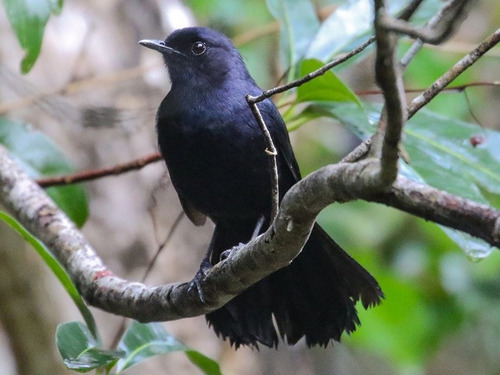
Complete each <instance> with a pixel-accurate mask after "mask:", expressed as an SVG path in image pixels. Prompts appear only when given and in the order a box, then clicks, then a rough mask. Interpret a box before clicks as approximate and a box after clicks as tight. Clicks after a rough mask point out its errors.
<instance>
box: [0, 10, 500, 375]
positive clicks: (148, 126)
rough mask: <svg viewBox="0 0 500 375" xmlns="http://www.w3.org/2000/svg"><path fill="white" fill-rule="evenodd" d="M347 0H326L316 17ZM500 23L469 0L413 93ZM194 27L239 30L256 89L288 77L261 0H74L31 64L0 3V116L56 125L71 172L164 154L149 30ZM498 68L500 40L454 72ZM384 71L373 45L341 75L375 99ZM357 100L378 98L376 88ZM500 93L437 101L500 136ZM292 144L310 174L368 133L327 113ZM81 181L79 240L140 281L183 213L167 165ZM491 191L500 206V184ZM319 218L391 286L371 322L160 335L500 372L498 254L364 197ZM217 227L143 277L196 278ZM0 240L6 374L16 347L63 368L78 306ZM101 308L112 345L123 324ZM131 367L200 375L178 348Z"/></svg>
mask: <svg viewBox="0 0 500 375" xmlns="http://www.w3.org/2000/svg"><path fill="white" fill-rule="evenodd" d="M339 3H342V2H340V1H326V0H323V1H319V0H318V1H314V4H315V6H316V8H317V11H318V14H319V16H320V18H324V17H327V16H328V15H329V14H330V13H331V12H332V11H334V10H335V8H336V7H337V6H338V4H339ZM438 3H439V2H438ZM499 24H500V3H498V2H494V1H488V0H483V1H478V2H475V3H474V5H473V7H471V9H470V11H469V14H468V17H467V19H466V20H465V22H464V23H463V24H462V25H461V27H460V29H459V31H458V32H457V34H456V35H455V36H454V37H453V38H452V39H450V40H449V41H448V42H446V43H445V44H444V45H443V46H441V47H439V48H425V49H424V50H423V51H422V52H421V53H420V54H419V55H418V56H417V58H416V59H415V61H414V62H413V63H412V64H411V66H410V68H409V70H408V71H407V73H406V74H405V84H406V87H407V88H425V87H426V86H428V85H429V84H431V83H432V82H433V81H434V80H435V79H436V78H437V77H439V76H440V75H441V74H442V73H443V72H445V71H446V70H447V69H449V67H450V66H451V65H452V64H454V63H455V62H456V61H457V60H458V59H460V58H461V57H462V56H463V55H464V54H465V53H467V52H468V51H469V50H471V49H472V48H474V46H475V45H477V44H478V43H479V42H480V41H481V40H482V39H484V38H485V37H486V36H487V35H488V34H490V33H491V32H493V31H494V30H495V28H497V27H498V25H499ZM192 25H202V26H209V27H212V28H215V29H218V30H220V31H223V32H225V33H226V34H227V35H228V36H230V37H231V38H232V39H233V41H234V42H235V44H236V45H237V46H238V48H239V49H240V51H241V53H242V55H243V57H244V60H245V62H246V63H247V65H248V67H249V70H250V72H251V74H252V75H253V76H254V78H255V79H256V81H257V82H258V83H259V85H260V86H261V87H262V88H271V87H273V86H275V85H276V84H277V83H278V82H279V80H280V77H281V76H282V75H283V67H282V66H280V62H279V56H278V52H277V51H278V44H279V25H278V24H277V23H276V22H275V21H274V19H273V17H272V16H271V14H270V12H269V10H268V8H267V6H266V2H265V1H263V0H256V1H239V2H237V1H231V0H203V1H202V0H191V1H187V0H186V1H180V0H178V1H177V0H156V1H155V0H150V1H145V0H125V1H119V0H108V1H105V2H103V1H99V0H85V1H83V0H73V1H67V2H65V4H64V7H63V10H62V13H61V14H60V15H59V16H56V17H51V19H50V21H49V23H48V25H47V28H46V32H45V36H44V41H43V46H42V51H41V55H40V58H39V60H38V61H37V63H36V65H35V67H34V68H33V70H32V71H31V72H30V73H29V74H27V75H24V76H23V75H21V74H20V69H19V64H20V61H21V59H22V57H23V51H22V49H21V48H20V47H19V44H18V42H17V39H16V37H15V35H14V33H13V31H12V29H11V26H10V24H9V22H8V20H7V17H6V14H5V10H4V8H3V7H0V33H1V43H0V116H1V117H2V118H5V119H8V120H9V121H20V122H23V123H27V124H30V126H31V127H32V128H33V129H37V130H40V131H42V132H43V133H45V134H47V135H48V136H49V137H50V138H51V139H52V141H53V142H54V143H55V144H57V146H58V147H59V148H60V149H61V150H62V151H63V153H64V155H65V156H66V158H67V159H69V160H71V164H72V165H73V166H74V167H75V168H76V169H77V170H89V169H96V168H102V167H109V166H113V165H116V164H119V163H124V162H127V161H130V160H133V159H135V158H139V157H143V156H145V155H148V154H151V153H153V152H155V151H157V147H156V136H155V129H154V117H155V112H156V108H157V107H158V105H159V103H160V101H161V100H162V98H163V97H164V96H165V94H166V92H167V91H168V86H169V80H168V77H167V74H166V72H165V70H164V67H163V63H162V61H161V58H160V56H159V55H158V54H157V53H153V52H151V51H150V50H147V49H145V48H142V47H140V46H139V45H138V44H137V41H138V40H140V39H146V38H149V39H163V38H165V37H166V36H167V35H168V34H169V33H170V32H171V31H172V30H174V29H176V28H180V27H185V26H192ZM405 43H408V42H407V41H403V42H402V44H403V46H405ZM408 45H409V44H406V46H408ZM499 62H500V49H499V48H498V46H497V47H496V48H494V49H493V50H492V51H491V52H490V53H489V54H488V55H487V56H485V57H484V58H482V59H481V61H480V62H479V63H477V64H476V65H475V66H473V67H472V68H471V69H470V71H468V72H467V73H466V74H464V75H463V76H462V77H460V78H459V80H458V81H457V82H456V83H457V84H464V83H468V82H477V81H489V82H491V81H495V80H497V81H498V79H499V78H500V77H499V73H500V70H499V66H500V64H499ZM372 67H373V56H372V54H368V55H366V56H365V57H364V58H363V59H361V60H359V61H358V62H357V63H356V64H351V65H350V66H349V68H347V69H343V70H342V71H341V72H340V73H339V75H340V77H341V78H342V79H343V81H344V82H345V83H346V84H348V85H349V86H350V87H351V88H352V89H353V90H354V91H355V92H359V93H360V94H363V92H364V91H366V90H368V89H374V88H376V86H375V84H374V80H373V74H372V70H373V69H372ZM362 97H363V99H367V100H370V101H373V102H375V103H376V102H380V101H381V99H380V97H378V96H376V95H370V96H366V95H363V96H362ZM410 97H411V96H410ZM499 100H500V90H499V89H498V87H484V86H480V87H471V88H468V89H467V90H466V91H460V92H457V91H455V92H449V93H444V94H442V95H440V96H439V97H438V98H437V99H436V100H434V101H433V102H432V103H431V104H430V105H429V108H431V109H433V110H435V111H437V112H439V113H441V114H443V115H444V116H446V115H453V116H455V117H459V118H461V119H463V120H465V121H469V122H472V123H477V124H478V125H479V126H481V127H483V128H491V129H496V130H500V122H499V118H500V112H499V109H498V103H499ZM292 141H293V144H294V148H295V151H296V154H297V158H298V161H299V164H300V167H301V170H302V173H303V175H307V174H308V173H310V172H311V171H313V170H315V169H317V168H319V167H320V166H323V165H326V164H328V163H333V162H336V161H338V160H339V159H340V158H342V157H343V156H344V155H345V154H346V153H348V152H349V151H350V150H351V149H352V148H354V147H355V146H356V144H357V143H358V142H359V140H358V139H357V138H356V137H355V136H354V135H353V134H352V133H350V132H349V131H348V130H346V129H345V128H344V127H342V126H341V125H340V124H339V123H337V122H335V121H332V120H315V121H312V122H310V123H307V124H306V125H304V126H302V127H300V128H299V129H298V130H297V131H294V132H293V133H292ZM499 153H500V150H499ZM84 186H85V189H86V192H87V196H88V202H89V207H88V212H89V216H88V219H87V221H86V223H85V225H84V227H83V232H84V234H85V235H86V236H87V238H88V239H89V240H90V242H91V243H92V244H93V246H94V247H95V249H97V250H98V252H99V255H100V256H101V257H102V258H103V259H104V261H105V263H106V264H107V265H108V266H109V267H110V268H111V269H112V270H113V272H114V273H116V274H117V275H119V276H121V277H124V278H127V279H131V280H140V279H141V277H142V275H143V274H144V272H145V269H146V267H147V265H148V264H149V262H150V261H151V259H152V257H153V256H154V254H155V253H156V251H157V249H158V246H159V245H160V244H161V243H162V242H163V241H164V240H165V237H166V236H167V234H168V233H169V231H170V229H171V228H172V226H173V225H174V223H175V222H176V221H177V219H178V217H179V215H180V213H181V208H180V205H179V203H178V201H177V197H176V194H175V191H174V190H173V188H172V186H171V185H170V183H169V180H168V176H167V174H166V168H165V166H164V165H163V163H162V162H159V163H155V164H153V165H149V166H147V167H145V168H143V169H142V170H140V171H136V172H132V173H128V174H123V175H120V176H115V177H107V178H103V179H99V180H97V181H93V182H88V183H85V184H84ZM489 199H490V201H491V202H492V203H493V204H494V205H495V206H496V207H497V208H499V207H500V199H498V196H494V195H491V196H489ZM319 221H320V222H321V224H322V225H323V226H324V228H325V229H326V230H327V231H328V232H329V233H330V234H331V235H332V237H333V238H335V240H336V241H337V242H339V244H340V245H342V247H343V248H344V249H346V251H347V252H348V253H350V254H351V255H352V256H353V257H354V258H356V259H357V260H358V261H359V262H360V263H361V264H362V265H363V266H364V267H365V268H367V269H368V270H370V272H371V273H372V274H373V275H374V276H375V277H376V278H377V279H378V281H379V283H380V284H381V286H382V288H383V290H384V292H385V295H386V300H385V301H384V303H383V304H382V305H381V306H378V307H377V308H375V309H371V310H369V311H364V310H362V309H361V310H360V318H361V321H362V327H360V328H359V329H358V330H357V331H356V332H355V333H353V334H352V335H351V336H350V337H348V336H345V337H344V338H343V341H342V344H338V343H336V344H335V345H333V347H329V348H327V349H318V348H315V349H307V348H306V347H305V344H304V343H302V342H301V343H299V344H297V345H296V346H294V347H287V346H285V345H280V347H279V348H278V350H270V349H267V348H261V349H260V350H259V351H257V350H252V349H249V348H241V349H239V350H238V351H234V350H233V349H232V348H231V347H230V346H229V344H228V343H226V342H223V341H221V340H219V339H218V338H217V337H216V336H215V334H214V333H213V331H212V330H211V329H210V328H208V327H207V325H206V323H205V319H204V317H196V318H190V319H183V320H181V321H174V322H167V323H165V327H166V329H167V330H168V331H169V332H170V333H172V334H173V335H175V337H177V338H178V339H179V340H180V341H182V342H183V343H185V344H187V345H188V346H190V347H192V348H193V349H196V350H198V351H200V352H202V353H204V354H206V355H207V356H209V357H211V358H213V359H215V360H217V361H218V362H219V363H220V365H221V368H222V372H223V373H224V374H242V375H246V374H248V375H251V374H252V375H253V374H286V373H290V374H292V373H293V374H345V375H351V374H352V375H354V374H365V375H367V374H407V375H419V374H429V375H434V374H436V375H437V374H444V375H446V374H455V375H457V374H458V375H460V374H492V375H493V374H500V272H499V271H500V254H499V253H498V251H494V252H493V253H492V254H491V255H490V256H489V257H487V258H486V259H483V260H481V261H479V260H477V259H472V258H470V257H468V256H467V255H466V253H465V252H464V251H463V250H462V249H460V248H459V247H458V245H457V244H456V243H455V242H453V241H452V240H451V239H450V238H449V237H448V236H447V235H446V234H445V233H444V232H443V231H442V230H441V229H440V228H439V227H438V226H437V225H435V224H432V223H428V222H425V221H423V220H420V219H416V218H414V217H412V216H409V215H407V214H404V213H400V212H398V211H396V210H393V209H390V208H387V207H384V206H381V205H375V204H368V203H365V202H352V203H348V204H343V205H339V204H336V205H332V206H331V207H329V208H327V209H326V210H324V211H323V212H322V214H321V216H320V217H319ZM212 230H213V227H212V225H211V224H207V225H205V226H204V227H194V226H193V225H192V224H191V223H190V222H189V220H187V219H186V218H181V219H180V221H179V223H178V225H177V226H176V228H175V231H174V232H173V235H172V237H171V240H170V241H169V242H168V244H167V246H166V248H165V249H164V250H163V251H162V253H161V255H160V257H159V259H158V262H157V264H156V265H155V267H154V269H153V271H152V273H151V274H150V275H149V277H148V278H147V282H148V283H151V284H162V283H167V282H173V281H187V280H190V279H191V278H192V277H193V275H194V274H195V272H196V270H197V269H198V266H199V263H200V261H201V258H202V255H203V254H204V251H205V248H206V246H207V244H208V241H209V239H210V236H211V232H212ZM0 236H1V239H2V241H1V243H0V289H1V290H0V310H2V311H3V312H1V313H0V318H1V319H2V320H1V321H0V375H12V374H15V373H17V371H18V370H16V361H15V359H14V358H15V355H18V356H19V355H20V356H22V355H23V353H27V352H29V351H30V350H31V352H35V353H38V355H39V357H40V358H39V359H38V360H39V362H37V365H36V366H35V367H36V368H37V369H38V372H37V373H40V374H44V373H46V374H49V373H51V374H56V373H60V374H66V373H69V372H70V371H68V370H65V369H64V368H63V366H62V364H61V360H60V358H59V355H58V354H57V353H56V352H55V344H54V331H55V327H56V325H57V324H59V323H62V322H66V321H70V320H78V319H80V318H79V314H78V311H77V310H76V309H75V307H74V306H73V304H72V302H71V301H70V299H69V298H68V296H67V295H66V293H65V291H64V290H63V289H62V288H61V287H60V286H59V284H58V282H57V280H56V279H55V278H54V276H53V275H52V274H51V273H50V272H49V271H48V270H47V267H46V266H45V264H43V262H42V261H41V260H40V259H39V258H38V255H37V254H36V253H35V252H34V251H32V250H31V249H30V248H28V247H27V245H25V243H24V242H23V240H21V239H19V238H18V237H17V235H16V234H14V233H13V232H12V231H11V230H9V229H8V228H7V227H5V226H4V225H3V224H0ZM12 249H15V251H12ZM93 311H94V312H95V316H96V318H97V320H98V322H97V323H98V326H99V329H100V331H101V332H102V334H103V337H104V341H105V343H106V344H108V345H110V344H111V342H112V341H113V339H114V337H115V335H116V334H117V330H118V327H119V325H120V323H121V321H122V319H121V318H120V317H117V316H112V315H110V314H107V313H103V312H101V311H99V310H95V309H94V310H93ZM23 335H26V336H24V337H29V338H30V339H28V340H26V339H23ZM26 342H31V345H32V346H33V347H32V348H28V347H26V345H27V344H26ZM30 358H32V357H30ZM21 361H22V360H21ZM32 373H35V372H32ZM128 373H130V374H143V373H148V374H167V373H168V374H174V373H175V374H199V373H200V372H199V370H198V369H196V368H195V367H194V366H193V365H192V364H191V363H190V362H189V361H188V360H187V359H186V357H185V356H184V355H183V354H182V353H174V354H170V355H165V356H161V357H157V358H155V359H154V360H151V361H149V362H147V363H144V364H141V365H140V366H137V367H135V368H132V369H130V370H129V371H128Z"/></svg>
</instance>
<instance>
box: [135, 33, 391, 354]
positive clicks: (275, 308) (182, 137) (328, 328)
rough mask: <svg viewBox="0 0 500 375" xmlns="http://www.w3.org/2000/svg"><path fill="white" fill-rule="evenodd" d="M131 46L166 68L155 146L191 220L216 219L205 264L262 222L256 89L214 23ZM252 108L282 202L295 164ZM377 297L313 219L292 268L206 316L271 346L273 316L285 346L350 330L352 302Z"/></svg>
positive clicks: (243, 338) (267, 205)
mask: <svg viewBox="0 0 500 375" xmlns="http://www.w3.org/2000/svg"><path fill="white" fill-rule="evenodd" d="M140 43H141V44H142V45H144V46H146V47H149V48H152V49H154V50H157V51H159V52H161V53H162V55H163V58H164V60H165V63H166V65H167V68H168V72H169V75H170V79H171V82H172V88H171V90H170V92H169V93H168V94H167V96H166V97H165V99H164V100H163V101H162V103H161V105H160V107H159V110H158V115H157V132H158V143H159V147H160V151H161V153H162V155H163V157H164V159H165V162H166V164H167V167H168V170H169V173H170V177H171V180H172V183H173V185H174V187H175V189H176V191H177V194H178V196H179V199H180V201H181V204H182V206H183V208H184V211H185V212H186V214H187V216H188V217H189V218H190V219H191V221H192V222H193V223H195V224H196V225H201V224H203V223H204V222H205V218H206V217H207V216H208V217H209V218H210V219H211V220H212V221H213V222H214V223H215V230H214V234H213V237H212V240H211V243H210V245H209V249H208V258H207V260H208V261H209V262H210V264H212V265H213V264H215V263H217V262H218V261H219V260H220V255H221V253H222V252H223V251H225V250H228V249H230V248H232V247H233V246H236V245H238V244H239V243H246V242H248V241H249V240H250V239H251V237H252V234H253V232H254V229H255V228H256V225H257V223H258V222H259V221H262V219H263V220H264V225H263V226H262V229H261V231H263V230H265V229H266V227H267V226H268V225H269V219H270V218H269V216H270V213H271V194H272V193H271V192H272V189H271V175H270V171H271V167H270V158H269V156H268V155H267V154H266V153H265V149H266V143H265V140H264V136H263V134H262V132H261V130H260V128H259V126H258V124H257V121H256V120H255V118H254V115H253V114H252V112H251V110H250V108H249V106H248V104H247V102H246V99H245V95H247V94H250V95H259V94H260V93H261V92H262V90H261V89H260V88H259V87H258V86H257V84H256V83H255V82H254V80H253V79H252V77H251V76H250V75H249V73H248V70H247V68H246V66H245V64H244V63H243V61H242V58H241V56H240V54H239V53H238V51H237V49H236V48H235V47H234V45H233V44H232V43H231V41H230V40H229V39H228V38H227V37H226V36H224V35H223V34H221V33H219V32H216V31H214V30H211V29H207V28H199V27H195V28H185V29H180V30H177V31H175V32H173V33H172V34H171V35H170V36H169V37H168V38H167V39H166V40H165V41H157V40H144V41H141V42H140ZM259 108H260V111H261V113H262V115H263V118H264V120H265V122H266V125H267V127H268V128H269V131H270V133H271V136H272V138H273V142H274V144H275V146H276V148H277V151H278V155H277V163H278V175H279V188H280V195H281V196H280V199H281V198H282V197H283V195H284V193H285V192H286V191H287V190H288V189H289V188H290V187H291V186H292V185H293V184H294V183H296V182H297V181H298V180H300V172H299V167H298V165H297V162H296V160H295V156H294V154H293V150H292V147H291V145H290V140H289V137H288V132H287V130H286V126H285V124H284V122H283V119H282V118H281V116H280V114H279V112H278V110H277V108H276V107H275V105H274V104H273V103H272V102H271V101H270V100H265V101H263V102H262V103H259ZM206 264H207V263H206V262H204V263H202V265H203V266H206ZM382 296H383V294H382V291H381V289H380V287H379V285H378V284H377V282H376V280H375V279H374V278H373V277H372V276H371V275H370V274H369V273H368V272H367V271H366V270H365V269H363V267H361V266H360V265H359V264H358V263H357V262H356V261H355V260H354V259H352V258H351V257H350V256H349V255H347V254H346V253H345V252H344V251H343V250H342V249H341V248H340V247H339V246H338V245H337V244H336V243H335V242H334V241H333V240H332V239H331V238H330V237H329V236H328V235H327V234H326V233H325V232H324V230H323V229H322V228H321V227H320V226H319V225H317V224H316V225H315V227H314V229H313V231H312V233H311V236H310V238H309V240H308V241H307V243H306V245H305V247H304V249H303V251H302V252H301V253H300V254H299V255H298V256H297V258H296V259H295V260H294V261H293V262H292V264H291V265H289V266H287V267H285V268H283V269H281V270H279V271H277V272H275V273H274V274H272V275H270V276H268V277H267V278H265V279H263V280H261V281H260V282H258V283H257V284H255V285H254V286H252V287H250V288H249V289H247V290H246V291H245V292H243V293H242V294H240V295H239V296H237V297H235V298H234V299H233V300H231V301H230V302H229V303H227V304H226V305H225V306H223V307H222V308H220V309H218V310H216V311H214V312H212V313H209V314H207V316H206V317H207V320H208V322H209V324H211V325H212V326H213V328H214V330H215V332H216V333H217V334H218V335H219V336H222V337H223V338H224V339H229V340H230V342H231V343H232V344H234V346H235V347H238V346H240V345H253V346H257V344H258V343H261V344H264V345H266V346H269V347H273V346H276V345H277V343H278V334H277V332H276V329H275V327H274V324H273V316H274V318H275V321H276V324H277V329H278V332H279V334H280V335H281V337H282V338H284V339H286V341H287V342H288V343H289V344H295V343H296V342H297V341H298V340H299V339H300V338H302V337H305V340H306V342H307V344H308V345H309V346H313V345H323V346H326V345H327V344H328V342H330V340H332V339H333V340H337V341H338V340H340V337H341V334H342V332H347V333H349V332H352V331H354V330H355V328H356V325H357V324H359V319H358V316H357V313H356V309H355V303H356V301H358V300H361V301H362V303H363V305H364V307H365V308H366V307H368V306H370V305H375V304H377V303H379V302H380V299H381V298H382Z"/></svg>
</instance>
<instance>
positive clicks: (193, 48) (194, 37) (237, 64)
mask: <svg viewBox="0 0 500 375" xmlns="http://www.w3.org/2000/svg"><path fill="white" fill-rule="evenodd" d="M139 44H141V45H143V46H144V47H147V48H151V49H153V50H155V51H158V52H160V53H161V54H162V55H163V59H164V61H165V64H166V65H167V68H168V72H169V75H170V80H171V81H172V86H173V87H174V86H176V85H179V86H181V85H182V86H186V85H187V86H190V87H192V86H201V85H205V84H207V83H209V84H210V85H214V84H219V83H222V82H224V81H225V80H227V79H232V80H235V79H241V80H248V79H249V77H250V76H249V74H248V71H247V68H246V67H245V64H244V63H243V61H242V59H241V56H240V54H239V52H238V50H237V49H236V47H235V46H234V45H233V43H231V41H230V40H229V38H228V37H226V36H225V35H224V34H222V33H220V32H218V31H215V30H212V29H208V28H205V27H188V28H184V29H179V30H176V31H174V32H173V33H172V34H170V35H169V36H168V37H167V39H165V40H164V41H162V40H150V39H145V40H141V41H140V42H139ZM250 79H251V78H250ZM252 81H253V80H252Z"/></svg>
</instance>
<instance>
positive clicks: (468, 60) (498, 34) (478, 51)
mask: <svg viewBox="0 0 500 375" xmlns="http://www.w3.org/2000/svg"><path fill="white" fill-rule="evenodd" d="M499 41H500V29H497V30H496V31H495V32H494V33H493V34H491V35H489V36H488V37H487V38H486V39H485V40H484V41H483V42H481V43H480V44H479V45H478V46H477V47H476V48H474V49H473V50H472V51H471V52H469V53H468V54H467V55H466V56H464V57H463V58H462V59H461V60H460V61H458V62H457V63H456V64H455V65H453V67H451V68H450V69H449V70H448V71H447V72H446V73H445V74H443V75H442V76H441V77H439V78H438V79H437V80H436V81H435V82H434V83H433V84H432V85H431V86H430V87H429V88H428V89H427V90H425V91H424V92H423V93H421V94H420V95H418V96H417V97H416V98H415V99H413V100H412V102H411V103H410V105H409V106H408V109H407V111H408V118H411V117H412V116H413V115H415V113H417V112H418V110H420V109H421V108H422V107H423V106H425V105H426V104H427V103H429V102H430V101H431V100H432V99H433V98H434V97H435V96H436V95H437V94H439V93H440V92H441V91H442V90H443V89H444V88H445V87H446V86H447V85H448V84H450V83H451V82H452V81H453V80H454V79H455V78H457V77H458V76H459V75H460V74H462V73H463V72H464V71H465V70H467V69H468V68H469V67H471V66H472V65H473V64H474V63H475V62H476V61H477V60H478V59H479V58H481V56H483V55H484V54H485V53H486V52H488V51H489V50H490V49H491V48H493V47H494V46H495V45H497V44H498V42H499Z"/></svg>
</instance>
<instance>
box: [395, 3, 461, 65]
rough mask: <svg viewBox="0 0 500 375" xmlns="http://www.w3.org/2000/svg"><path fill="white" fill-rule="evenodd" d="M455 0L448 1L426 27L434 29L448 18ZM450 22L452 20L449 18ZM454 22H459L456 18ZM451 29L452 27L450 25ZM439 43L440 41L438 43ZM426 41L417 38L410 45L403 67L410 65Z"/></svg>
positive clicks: (404, 57) (403, 58) (403, 59)
mask: <svg viewBox="0 0 500 375" xmlns="http://www.w3.org/2000/svg"><path fill="white" fill-rule="evenodd" d="M455 2H456V1H455V0H451V1H448V2H447V3H445V4H444V5H443V7H442V8H441V9H440V10H439V12H438V13H436V14H435V15H434V16H433V17H432V18H431V19H430V20H429V21H428V22H427V24H426V26H425V27H426V29H427V30H432V31H434V30H435V28H436V27H437V26H438V25H439V23H440V21H442V20H443V18H446V17H447V15H448V14H449V12H450V11H451V8H453V7H454V3H455ZM448 22H450V21H449V20H448ZM452 22H457V21H456V20H452ZM453 24H454V23H453ZM450 29H451V27H450ZM436 44H438V43H436ZM423 45H424V41H423V40H422V39H417V40H415V43H413V45H412V46H411V47H410V49H409V50H408V51H406V53H405V55H404V56H403V57H402V58H401V62H400V64H401V67H402V68H403V69H404V68H406V67H407V66H408V64H409V63H410V61H411V60H412V59H413V57H415V55H416V54H417V52H418V51H420V49H421V48H422V47H423Z"/></svg>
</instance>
